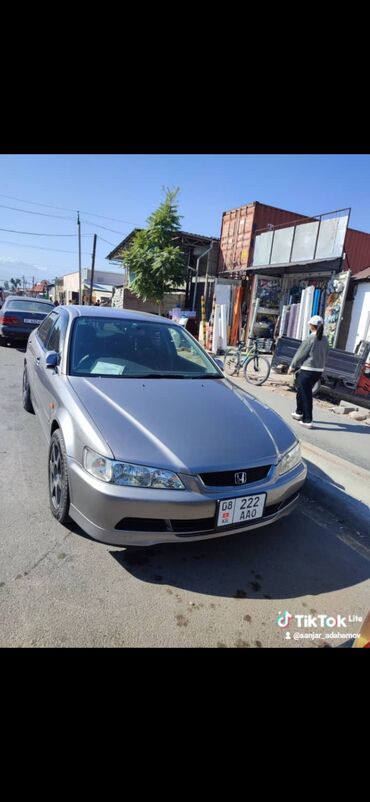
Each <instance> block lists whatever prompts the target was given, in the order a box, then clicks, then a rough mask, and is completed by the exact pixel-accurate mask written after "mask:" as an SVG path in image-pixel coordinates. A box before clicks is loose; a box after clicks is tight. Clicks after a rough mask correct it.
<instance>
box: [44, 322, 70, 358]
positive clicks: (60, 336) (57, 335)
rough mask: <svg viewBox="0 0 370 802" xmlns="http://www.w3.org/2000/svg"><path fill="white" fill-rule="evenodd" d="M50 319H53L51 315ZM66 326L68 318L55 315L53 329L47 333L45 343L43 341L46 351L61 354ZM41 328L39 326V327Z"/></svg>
mask: <svg viewBox="0 0 370 802" xmlns="http://www.w3.org/2000/svg"><path fill="white" fill-rule="evenodd" d="M50 317H53V315H51V316H50ZM67 326H68V318H67V317H66V315H57V319H56V321H55V325H54V327H53V328H52V329H51V331H50V333H49V337H48V339H47V341H45V348H46V349H47V350H48V351H56V352H57V353H58V354H59V353H61V351H62V348H63V343H64V338H65V335H66V331H67ZM40 328H41V326H40Z"/></svg>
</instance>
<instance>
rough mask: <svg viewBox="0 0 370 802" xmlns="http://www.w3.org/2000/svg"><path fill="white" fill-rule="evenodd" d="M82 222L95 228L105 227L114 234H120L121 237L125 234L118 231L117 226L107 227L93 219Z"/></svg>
mask: <svg viewBox="0 0 370 802" xmlns="http://www.w3.org/2000/svg"><path fill="white" fill-rule="evenodd" d="M81 223H87V225H88V226H95V228H104V230H105V231H111V232H112V234H119V235H120V237H124V236H125V235H124V234H122V231H117V230H116V229H115V228H107V226H102V225H99V223H94V222H93V221H92V220H81Z"/></svg>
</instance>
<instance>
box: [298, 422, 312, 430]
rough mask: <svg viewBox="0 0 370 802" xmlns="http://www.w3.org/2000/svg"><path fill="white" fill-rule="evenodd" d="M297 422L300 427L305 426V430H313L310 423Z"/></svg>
mask: <svg viewBox="0 0 370 802" xmlns="http://www.w3.org/2000/svg"><path fill="white" fill-rule="evenodd" d="M299 422H300V424H301V426H305V427H306V429H313V423H312V421H311V422H310V423H305V422H304V421H303V420H300V421H299Z"/></svg>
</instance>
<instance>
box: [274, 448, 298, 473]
mask: <svg viewBox="0 0 370 802" xmlns="http://www.w3.org/2000/svg"><path fill="white" fill-rule="evenodd" d="M301 459H302V457H301V447H300V445H299V443H296V444H295V446H293V448H291V449H290V451H287V453H286V454H284V456H283V457H282V458H281V460H280V462H279V463H278V466H277V472H278V475H279V476H281V474H282V473H287V472H288V471H291V470H292V468H295V467H296V465H298V464H299V463H300V462H301Z"/></svg>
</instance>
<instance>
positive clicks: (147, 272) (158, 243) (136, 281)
mask: <svg viewBox="0 0 370 802" xmlns="http://www.w3.org/2000/svg"><path fill="white" fill-rule="evenodd" d="M177 194H178V189H175V190H169V189H168V190H167V191H166V197H165V199H164V201H163V202H162V203H161V204H160V206H159V207H158V209H156V210H155V211H154V212H153V213H152V214H151V215H150V216H149V217H148V220H147V222H148V227H147V228H146V229H144V230H142V231H137V232H136V234H135V236H134V238H133V240H132V243H131V245H130V246H129V248H128V249H127V251H126V252H125V254H124V257H123V260H124V265H125V267H127V268H128V270H129V274H130V276H131V277H132V280H131V282H130V289H131V290H132V291H133V292H134V293H135V295H136V296H137V297H138V298H142V299H143V300H144V301H146V300H150V301H153V302H155V303H158V304H159V303H160V302H161V300H162V298H163V295H164V293H165V292H168V291H169V290H170V289H171V288H172V287H178V286H179V285H180V284H183V283H184V281H185V280H186V274H187V267H186V264H185V259H184V255H183V253H182V251H181V249H180V248H179V246H178V245H175V244H174V239H175V238H176V235H177V233H178V231H180V215H179V213H178V204H177V200H176V198H177Z"/></svg>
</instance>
